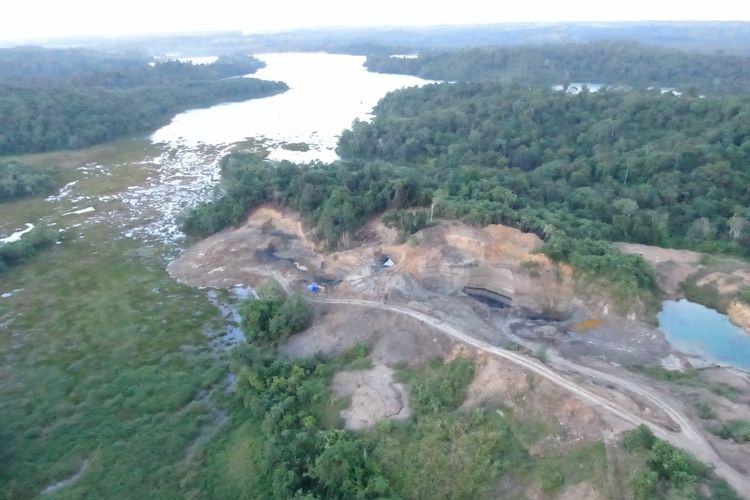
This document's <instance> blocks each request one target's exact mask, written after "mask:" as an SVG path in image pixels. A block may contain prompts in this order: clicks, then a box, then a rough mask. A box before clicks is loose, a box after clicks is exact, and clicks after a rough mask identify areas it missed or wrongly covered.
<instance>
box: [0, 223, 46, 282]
mask: <svg viewBox="0 0 750 500" xmlns="http://www.w3.org/2000/svg"><path fill="white" fill-rule="evenodd" d="M56 242H57V233H56V232H55V231H51V230H49V229H47V228H44V227H35V228H34V229H32V230H31V231H29V232H28V233H26V234H24V235H23V236H22V237H21V239H19V240H18V241H13V242H11V243H0V272H2V271H3V270H4V269H8V268H9V267H11V266H14V265H17V264H20V263H22V262H25V261H27V260H28V259H30V258H32V257H34V256H35V255H36V254H37V252H39V250H41V249H43V248H47V247H49V246H52V245H54V244H55V243H56Z"/></svg>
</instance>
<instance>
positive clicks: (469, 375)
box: [411, 358, 474, 413]
mask: <svg viewBox="0 0 750 500" xmlns="http://www.w3.org/2000/svg"><path fill="white" fill-rule="evenodd" d="M473 379H474V361H473V360H471V359H466V358H456V359H454V360H453V361H451V362H449V363H445V364H442V365H439V366H438V367H434V368H431V369H428V370H426V371H425V372H424V373H421V374H419V375H418V376H417V377H416V380H415V381H414V382H413V383H412V388H411V389H412V400H413V401H414V406H415V407H416V408H417V411H418V412H419V413H438V412H440V411H443V410H453V409H455V408H457V407H458V406H459V405H460V404H461V403H462V402H463V400H464V399H465V398H466V387H467V386H468V385H469V384H470V383H471V381H472V380H473Z"/></svg>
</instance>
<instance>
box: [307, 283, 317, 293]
mask: <svg viewBox="0 0 750 500" xmlns="http://www.w3.org/2000/svg"><path fill="white" fill-rule="evenodd" d="M307 291H308V292H310V293H318V292H320V287H319V286H318V284H317V283H315V282H312V283H310V284H309V285H307Z"/></svg>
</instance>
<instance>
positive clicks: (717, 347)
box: [658, 299, 750, 370]
mask: <svg viewBox="0 0 750 500" xmlns="http://www.w3.org/2000/svg"><path fill="white" fill-rule="evenodd" d="M658 319H659V328H661V329H662V331H664V333H665V334H666V335H667V340H669V342H670V343H671V344H672V345H673V346H674V347H675V348H676V349H679V350H680V351H683V352H686V353H689V354H696V355H699V356H701V357H702V358H705V359H706V360H708V361H714V362H716V363H719V364H721V365H731V366H734V367H737V368H740V369H743V370H750V335H748V334H746V333H745V332H744V331H743V330H742V329H741V328H739V327H737V326H735V325H734V324H732V322H731V321H729V318H728V317H727V316H726V315H724V314H721V313H719V312H717V311H714V310H713V309H709V308H708V307H705V306H702V305H700V304H695V303H693V302H690V301H688V300H685V299H682V300H679V301H674V300H667V301H665V302H664V303H663V304H662V311H661V312H660V313H659V315H658Z"/></svg>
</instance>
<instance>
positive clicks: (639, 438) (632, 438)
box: [622, 424, 656, 451]
mask: <svg viewBox="0 0 750 500" xmlns="http://www.w3.org/2000/svg"><path fill="white" fill-rule="evenodd" d="M655 441H656V436H654V433H653V432H651V429H649V428H648V427H647V426H646V425H644V424H641V425H639V426H638V427H636V428H635V429H633V430H632V431H628V432H627V433H625V437H624V438H623V442H622V444H623V446H624V447H625V449H626V450H628V451H636V450H650V449H651V447H652V446H653V445H654V442H655Z"/></svg>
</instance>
